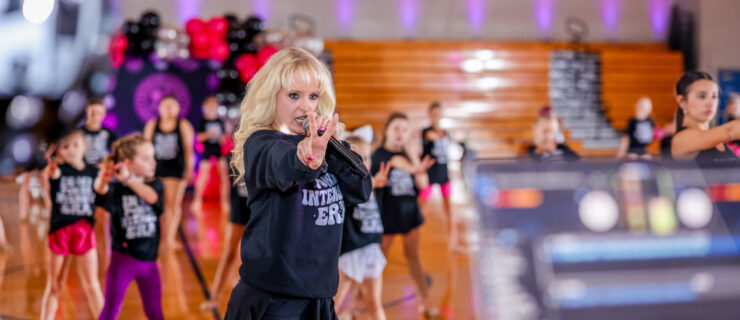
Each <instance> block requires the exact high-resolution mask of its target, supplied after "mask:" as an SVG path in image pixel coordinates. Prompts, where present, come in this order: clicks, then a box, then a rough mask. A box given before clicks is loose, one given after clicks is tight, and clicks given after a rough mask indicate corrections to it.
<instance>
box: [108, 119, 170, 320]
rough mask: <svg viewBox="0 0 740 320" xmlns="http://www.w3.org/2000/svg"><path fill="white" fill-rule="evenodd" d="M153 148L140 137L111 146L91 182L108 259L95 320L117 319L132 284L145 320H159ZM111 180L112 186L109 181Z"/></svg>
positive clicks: (159, 195) (160, 189)
mask: <svg viewBox="0 0 740 320" xmlns="http://www.w3.org/2000/svg"><path fill="white" fill-rule="evenodd" d="M155 166H156V162H155V160H154V147H153V146H152V144H151V143H150V142H148V141H147V140H145V139H144V138H143V137H142V136H141V134H139V133H134V134H131V135H128V136H125V137H123V138H121V139H119V140H118V141H116V142H115V143H114V144H113V150H112V154H111V155H110V156H109V158H107V159H106V160H105V162H104V164H103V168H102V169H101V170H100V172H99V174H98V177H97V178H96V179H95V192H96V193H97V196H98V199H97V200H96V205H98V206H101V207H103V208H104V209H105V210H106V211H108V212H109V213H110V216H111V218H110V221H111V226H110V230H111V238H112V239H113V240H112V243H111V245H112V249H113V251H112V253H111V260H110V265H109V267H108V272H107V274H106V277H105V304H104V306H103V311H102V312H101V314H100V318H99V319H104V320H108V319H110V320H112V319H117V318H118V314H119V313H120V311H121V306H122V305H123V298H124V296H125V295H126V290H127V289H128V286H129V284H130V283H131V281H133V280H136V284H137V286H138V287H139V294H140V295H141V300H142V304H143V305H144V313H145V314H146V316H147V318H148V319H163V316H162V283H161V278H160V275H159V268H158V267H157V261H156V260H157V256H158V254H159V251H158V250H159V237H160V227H159V217H160V215H162V212H163V208H162V204H163V203H162V202H163V198H164V186H163V184H162V181H160V180H159V179H158V178H153V177H154V172H155ZM114 178H115V180H114Z"/></svg>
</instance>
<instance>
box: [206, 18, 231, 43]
mask: <svg viewBox="0 0 740 320" xmlns="http://www.w3.org/2000/svg"><path fill="white" fill-rule="evenodd" d="M208 29H209V30H210V31H211V32H212V33H213V34H215V35H217V36H218V38H219V39H223V37H224V36H226V33H227V32H228V31H229V21H228V20H226V18H224V17H218V16H217V17H213V18H211V20H208Z"/></svg>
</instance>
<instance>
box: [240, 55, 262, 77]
mask: <svg viewBox="0 0 740 320" xmlns="http://www.w3.org/2000/svg"><path fill="white" fill-rule="evenodd" d="M236 69H237V70H239V78H241V80H242V82H244V83H247V82H249V80H252V77H254V75H255V74H256V73H257V70H259V66H258V65H257V58H256V57H255V56H254V55H253V54H248V53H246V54H243V55H241V56H239V58H237V59H236Z"/></svg>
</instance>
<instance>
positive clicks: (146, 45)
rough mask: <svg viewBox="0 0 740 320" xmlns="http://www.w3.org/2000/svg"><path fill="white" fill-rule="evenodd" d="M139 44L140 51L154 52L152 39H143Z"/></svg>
mask: <svg viewBox="0 0 740 320" xmlns="http://www.w3.org/2000/svg"><path fill="white" fill-rule="evenodd" d="M139 46H140V47H141V51H142V52H143V53H152V52H154V39H149V38H147V39H143V40H141V42H140V43H139Z"/></svg>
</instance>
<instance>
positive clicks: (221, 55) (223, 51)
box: [211, 41, 231, 61]
mask: <svg viewBox="0 0 740 320" xmlns="http://www.w3.org/2000/svg"><path fill="white" fill-rule="evenodd" d="M230 54H231V51H230V50H229V44H228V43H226V42H224V41H220V42H217V43H215V44H213V45H211V59H215V60H218V61H226V59H228V58H229V55H230Z"/></svg>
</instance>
